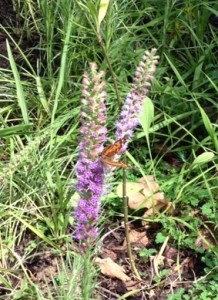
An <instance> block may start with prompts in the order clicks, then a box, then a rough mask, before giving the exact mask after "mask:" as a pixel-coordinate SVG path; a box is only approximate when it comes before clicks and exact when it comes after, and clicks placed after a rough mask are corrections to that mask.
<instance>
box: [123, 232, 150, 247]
mask: <svg viewBox="0 0 218 300" xmlns="http://www.w3.org/2000/svg"><path fill="white" fill-rule="evenodd" d="M129 239H130V243H131V244H133V243H135V244H137V245H141V246H142V247H145V246H147V244H148V238H147V236H146V234H145V232H138V231H136V230H131V231H130V232H129ZM123 246H126V239H125V240H124V243H123Z"/></svg>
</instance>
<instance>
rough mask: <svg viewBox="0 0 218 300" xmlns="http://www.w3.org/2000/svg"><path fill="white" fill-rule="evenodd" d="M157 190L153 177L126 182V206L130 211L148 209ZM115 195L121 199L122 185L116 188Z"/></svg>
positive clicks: (157, 186)
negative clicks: (127, 200)
mask: <svg viewBox="0 0 218 300" xmlns="http://www.w3.org/2000/svg"><path fill="white" fill-rule="evenodd" d="M158 189H159V185H158V184H157V183H156V182H155V181H154V177H153V176H151V175H148V176H146V177H142V178H140V179H139V180H138V182H127V183H126V192H127V195H128V198H129V202H128V205H129V207H130V208H131V209H140V208H144V207H145V208H148V209H149V208H150V207H152V206H153V199H154V198H155V196H154V193H156V192H157V191H158ZM117 194H118V196H119V197H122V183H120V184H119V185H118V187H117Z"/></svg>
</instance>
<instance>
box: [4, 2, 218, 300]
mask: <svg viewBox="0 0 218 300" xmlns="http://www.w3.org/2000/svg"><path fill="white" fill-rule="evenodd" d="M98 5H99V1H79V0H76V1H71V0H58V1H54V0H51V1H45V0H38V1H22V0H18V1H13V7H14V10H15V12H16V15H17V18H18V21H17V23H14V22H13V20H10V22H9V23H8V24H9V25H8V26H7V27H4V28H3V27H2V26H1V31H2V32H4V33H5V34H6V35H7V40H8V42H7V44H6V50H7V57H8V67H7V68H3V67H2V68H1V69H0V103H1V105H0V121H1V128H0V138H1V139H0V149H1V151H0V158H1V159H0V168H1V173H0V195H1V201H0V218H1V227H0V270H1V271H0V286H2V288H1V289H0V299H66V300H67V299H75V300H76V299H96V294H95V293H96V292H95V293H93V290H94V287H95V285H96V272H95V269H94V266H93V265H92V267H90V272H88V273H86V275H85V276H87V277H86V278H85V279H84V278H83V280H84V281H83V282H86V287H85V288H84V286H83V285H82V289H83V290H82V291H81V285H80V283H81V274H82V268H83V266H84V259H85V258H82V257H81V256H80V255H78V254H77V253H76V252H75V249H74V248H73V247H72V244H73V243H72V239H71V232H70V228H71V226H72V224H73V218H72V216H71V213H70V211H71V208H72V206H75V202H74V201H75V200H74V197H73V196H74V186H75V180H76V178H75V164H76V162H77V155H78V149H77V145H78V131H79V124H78V123H79V111H80V97H81V96H80V88H81V75H82V73H83V72H84V70H85V69H86V67H87V65H88V62H91V61H95V62H96V63H97V64H98V66H99V69H101V70H104V71H105V73H106V81H107V93H108V98H107V103H106V105H107V112H108V125H107V127H108V129H109V132H111V136H112V132H114V121H115V120H116V118H117V115H118V111H119V101H118V99H121V100H122V101H123V100H124V97H125V95H126V94H127V92H128V90H129V85H130V83H131V82H132V77H133V71H134V69H135V67H136V65H137V63H138V62H139V60H140V57H141V55H142V53H143V51H144V49H151V48H153V47H156V48H158V55H160V63H159V66H158V69H157V72H156V77H155V80H154V81H153V85H152V88H151V91H150V94H149V97H150V98H151V99H152V100H153V103H154V106H155V117H154V120H153V123H152V124H151V126H150V128H149V141H148V140H146V138H145V136H146V133H145V132H144V131H143V129H142V128H141V127H139V128H138V131H137V133H136V135H135V137H134V139H133V141H132V143H131V145H130V148H129V151H130V152H131V156H132V157H134V159H135V160H136V161H137V162H138V164H139V165H140V167H141V168H142V170H143V172H144V173H146V174H153V175H155V177H156V179H157V181H158V182H159V184H160V186H161V190H162V191H163V192H164V193H165V195H166V197H167V198H168V199H170V201H171V202H172V204H173V206H174V209H175V211H176V214H174V215H168V214H167V212H163V213H161V214H160V215H159V216H157V217H156V219H155V220H156V221H157V222H159V223H160V224H161V229H160V231H159V232H158V233H157V234H156V236H155V239H156V240H155V243H156V244H157V245H158V244H161V243H163V241H164V238H165V237H166V236H170V242H171V244H172V245H174V247H176V248H178V249H187V248H188V249H191V250H192V251H193V252H194V253H195V254H196V255H199V256H200V257H201V260H202V263H203V266H204V267H203V271H202V275H201V276H202V277H200V278H198V279H197V280H196V284H194V285H193V287H192V288H191V289H190V290H189V291H188V292H187V291H186V290H184V289H179V290H178V291H177V292H176V294H174V295H173V294H172V295H169V296H168V299H170V300H172V299H198V300H201V299H202V300H206V299H207V300H208V299H211V300H212V299H217V298H216V297H217V291H218V288H217V287H218V281H217V276H216V273H217V261H218V250H217V246H216V245H217V234H216V233H217V227H218V216H217V211H218V207H217V206H218V204H217V203H218V201H217V200H218V199H217V195H218V182H217V151H218V137H217V119H218V114H217V111H218V110H217V109H218V104H217V92H218V71H217V66H218V61H217V60H218V57H217V48H218V27H217V18H218V5H217V1H207V0H203V1H196V0H184V1H173V0H166V1H164V3H163V1H162V0H157V1H150V0H148V1H144V0H140V1H134V0H131V1H123V0H121V1H116V0H114V1H110V5H109V8H108V11H107V15H106V17H105V19H104V21H103V22H102V25H101V31H100V34H101V37H102V44H99V40H98V36H97V35H96V31H95V30H94V29H93V28H95V27H94V24H95V18H96V12H97V10H98ZM15 30H19V40H17V39H16V41H15V39H14V38H13V32H14V31H15ZM25 39H27V40H30V41H33V40H34V44H33V46H32V47H29V48H28V49H23V48H22V47H21V45H22V41H23V40H25ZM17 56H19V62H20V61H21V63H19V64H18V63H17ZM20 58H21V60H20ZM33 58H34V59H33ZM0 60H1V58H0ZM108 61H109V63H110V65H109V64H108ZM114 77H115V79H116V84H117V90H118V94H119V95H117V93H116V92H117V91H116V89H115V87H114ZM202 154H203V155H204V157H203V159H201V158H202V156H201V155H202ZM169 157H171V158H173V159H176V161H177V162H178V167H176V168H174V166H172V163H169V161H168V159H169ZM136 173H137V172H135V171H133V172H132V173H131V174H130V175H129V176H130V177H133V176H137V175H135V174H136ZM117 174H118V175H117V176H118V179H119V176H120V172H119V171H117ZM115 180H116V178H115ZM108 199H109V200H107V204H106V206H105V208H104V209H105V210H106V211H107V213H109V215H110V216H111V217H115V216H117V215H120V211H121V209H120V208H119V207H117V204H116V205H115V204H114V203H115V202H114V200H113V199H112V198H111V197H110V198H108ZM101 222H102V223H103V224H104V222H105V218H104V217H102V220H101ZM205 231H206V232H207V233H209V235H210V236H211V237H212V240H213V242H210V241H209V240H208V239H207V238H204V237H202V235H203V233H202V232H205ZM199 236H201V237H202V238H203V240H204V243H205V244H206V245H207V246H205V247H203V246H202V245H201V246H200V247H197V246H196V239H197V237H199ZM45 253H48V256H49V257H50V259H52V260H54V262H53V264H54V265H55V266H56V267H54V269H55V270H57V271H52V270H51V271H50V272H51V275H48V274H47V276H45V278H46V279H45V281H44V285H42V284H41V285H40V284H35V283H34V279H33V277H32V276H31V274H30V273H29V271H27V270H30V272H31V271H32V272H34V268H31V264H32V265H36V266H37V268H38V270H37V273H39V272H40V266H39V265H37V261H38V260H39V258H40V256H42V257H44V256H45ZM93 253H95V249H94V250H93ZM86 259H87V261H89V259H90V258H86ZM34 273H35V272H34ZM44 275H45V274H44ZM48 278H49V280H48ZM18 282H19V285H18V286H19V288H16V286H17V283H18ZM37 282H39V278H37Z"/></svg>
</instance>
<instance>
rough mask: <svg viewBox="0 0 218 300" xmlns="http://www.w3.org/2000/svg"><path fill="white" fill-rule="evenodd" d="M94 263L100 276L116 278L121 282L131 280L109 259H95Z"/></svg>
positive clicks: (122, 269) (121, 268)
mask: <svg viewBox="0 0 218 300" xmlns="http://www.w3.org/2000/svg"><path fill="white" fill-rule="evenodd" d="M95 262H96V263H97V264H98V266H99V267H100V270H101V273H102V274H104V275H106V276H108V277H111V278H118V279H120V280H121V281H123V282H126V281H129V280H131V278H130V277H129V276H127V275H126V274H125V270H124V268H123V267H121V266H119V265H118V264H117V263H115V262H114V261H113V260H112V259H111V258H109V257H108V258H104V259H101V258H99V257H97V258H96V259H95Z"/></svg>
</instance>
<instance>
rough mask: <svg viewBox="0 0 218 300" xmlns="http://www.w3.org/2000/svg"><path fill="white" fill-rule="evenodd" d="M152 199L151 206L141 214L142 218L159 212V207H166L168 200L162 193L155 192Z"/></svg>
mask: <svg viewBox="0 0 218 300" xmlns="http://www.w3.org/2000/svg"><path fill="white" fill-rule="evenodd" d="M152 200H153V203H152V206H151V207H150V208H149V209H148V210H147V211H146V212H145V213H144V215H143V217H144V218H147V217H149V216H152V215H154V214H155V213H157V212H159V211H160V210H161V209H163V208H165V207H167V205H168V204H169V202H168V200H167V199H166V198H164V194H163V193H156V194H155V195H154V198H153V199H152Z"/></svg>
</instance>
